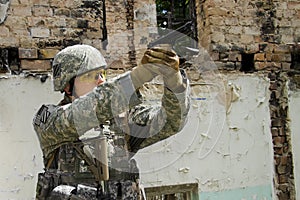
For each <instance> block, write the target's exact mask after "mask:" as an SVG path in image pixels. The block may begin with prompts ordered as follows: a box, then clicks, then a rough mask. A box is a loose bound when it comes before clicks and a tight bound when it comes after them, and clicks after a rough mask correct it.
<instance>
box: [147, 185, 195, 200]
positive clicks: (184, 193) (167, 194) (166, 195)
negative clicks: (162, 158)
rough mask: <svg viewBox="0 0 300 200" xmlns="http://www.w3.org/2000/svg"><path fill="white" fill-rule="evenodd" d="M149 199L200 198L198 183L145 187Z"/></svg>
mask: <svg viewBox="0 0 300 200" xmlns="http://www.w3.org/2000/svg"><path fill="white" fill-rule="evenodd" d="M145 193H146V196H147V199H148V200H199V194H198V184H196V183H192V184H181V185H170V186H162V187H151V188H145Z"/></svg>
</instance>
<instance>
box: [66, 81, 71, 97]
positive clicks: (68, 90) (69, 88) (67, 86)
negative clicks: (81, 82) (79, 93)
mask: <svg viewBox="0 0 300 200" xmlns="http://www.w3.org/2000/svg"><path fill="white" fill-rule="evenodd" d="M64 91H65V93H66V94H67V95H69V96H71V95H72V91H71V86H70V84H69V83H68V84H67V85H66V87H65V89H64Z"/></svg>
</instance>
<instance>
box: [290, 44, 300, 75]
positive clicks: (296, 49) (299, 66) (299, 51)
mask: <svg viewBox="0 0 300 200" xmlns="http://www.w3.org/2000/svg"><path fill="white" fill-rule="evenodd" d="M291 58H292V63H291V69H295V70H300V44H295V45H294V46H293V49H292V52H291Z"/></svg>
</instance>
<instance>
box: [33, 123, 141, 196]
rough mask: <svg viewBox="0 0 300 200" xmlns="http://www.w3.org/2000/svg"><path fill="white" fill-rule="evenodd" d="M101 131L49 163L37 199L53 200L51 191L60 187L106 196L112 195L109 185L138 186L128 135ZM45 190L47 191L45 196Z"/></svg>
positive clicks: (66, 146)
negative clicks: (126, 138)
mask: <svg viewBox="0 0 300 200" xmlns="http://www.w3.org/2000/svg"><path fill="white" fill-rule="evenodd" d="M100 127H101V128H97V129H94V130H92V131H89V132H87V133H86V134H85V135H84V136H83V137H80V140H79V141H77V142H73V143H67V144H63V145H61V146H60V148H59V149H58V150H57V151H56V152H55V153H54V154H53V157H52V158H50V160H48V161H47V164H46V166H47V169H46V171H45V173H43V174H42V175H41V174H40V175H39V181H38V188H37V189H39V190H41V191H37V196H38V195H39V194H40V195H41V196H49V195H50V196H53V194H52V195H51V191H52V190H53V189H54V188H55V187H57V186H59V185H67V186H73V187H74V188H76V189H77V192H78V188H79V187H78V186H80V187H81V188H82V186H83V188H85V189H86V188H90V190H89V192H85V193H86V194H85V195H89V196H92V194H90V193H95V194H94V196H101V195H102V196H105V195H109V193H110V192H112V191H109V187H108V184H107V183H108V182H120V181H124V180H126V181H132V182H137V179H138V168H137V166H136V163H135V161H134V160H130V155H129V153H128V148H127V142H126V140H125V135H124V134H115V133H114V132H111V131H110V130H109V129H108V127H107V126H100ZM45 188H46V189H45ZM43 189H44V190H46V191H44V192H42V191H43ZM41 193H45V194H41ZM52 193H53V191H52ZM55 195H57V194H54V196H55ZM114 195H117V194H114ZM37 199H43V198H37ZM90 199H104V198H96V197H94V198H92V197H90ZM112 199H113V198H112Z"/></svg>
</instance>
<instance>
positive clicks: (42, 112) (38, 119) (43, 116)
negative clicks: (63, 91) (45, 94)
mask: <svg viewBox="0 0 300 200" xmlns="http://www.w3.org/2000/svg"><path fill="white" fill-rule="evenodd" d="M50 114H51V113H50V112H49V111H48V107H47V106H45V105H43V106H42V107H41V108H40V109H39V111H38V112H37V114H36V116H35V120H34V123H35V124H36V125H37V126H40V124H41V123H43V124H45V123H46V122H47V119H48V118H49V116H50Z"/></svg>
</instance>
